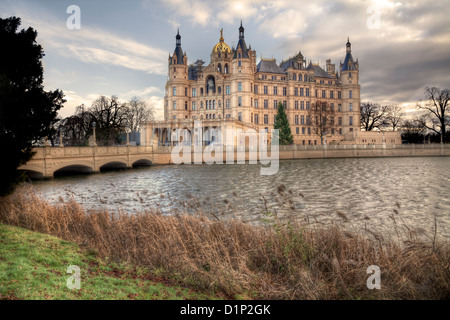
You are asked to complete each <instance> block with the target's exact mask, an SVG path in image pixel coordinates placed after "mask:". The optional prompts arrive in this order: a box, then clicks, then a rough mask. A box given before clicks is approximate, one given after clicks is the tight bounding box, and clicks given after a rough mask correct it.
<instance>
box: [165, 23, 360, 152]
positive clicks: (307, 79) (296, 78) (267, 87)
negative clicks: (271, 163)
mask: <svg viewBox="0 0 450 320" xmlns="http://www.w3.org/2000/svg"><path fill="white" fill-rule="evenodd" d="M256 56H257V55H256V51H255V50H252V48H251V47H249V48H247V44H246V41H245V36H244V27H243V26H242V24H241V26H240V27H239V39H238V43H237V46H236V48H230V47H229V46H228V45H227V44H226V43H225V41H224V38H223V34H222V31H221V35H220V38H219V42H218V43H217V44H216V45H214V46H213V49H212V51H211V55H210V63H209V65H207V66H204V62H203V61H201V60H197V61H196V62H195V63H194V64H191V65H188V59H187V55H186V53H185V52H184V51H183V50H182V48H181V36H180V34H179V33H178V34H177V35H176V47H175V50H174V53H173V55H169V58H168V81H167V83H166V87H165V97H164V118H165V121H171V122H173V121H176V120H180V119H190V120H192V119H194V120H202V121H203V122H206V123H207V122H208V121H209V120H214V121H217V120H235V121H239V122H243V123H245V124H248V126H249V127H251V128H255V129H265V130H268V131H269V132H270V129H272V128H273V125H274V119H275V115H276V113H277V104H278V103H279V102H281V103H283V104H284V106H285V108H286V112H287V114H288V118H289V123H290V126H291V131H292V134H293V136H294V143H295V144H299V145H309V144H312V145H313V144H320V138H319V137H318V136H316V135H314V134H313V133H312V130H311V128H310V126H308V116H307V114H308V109H309V108H310V107H311V106H312V105H313V104H314V103H315V102H316V101H318V100H321V101H326V102H327V103H329V104H330V105H331V106H333V107H334V110H335V111H336V119H335V123H336V129H335V130H333V132H330V134H329V136H327V138H326V141H327V143H332V142H339V141H344V140H345V137H346V136H348V135H347V133H349V132H355V131H359V130H360V108H359V106H360V85H359V63H358V61H357V60H356V61H354V60H353V57H352V53H351V44H350V42H349V41H348V42H347V44H346V54H345V56H344V62H343V63H342V62H341V63H340V67H339V71H338V72H337V71H336V68H335V64H332V63H331V60H330V59H329V60H327V63H326V68H325V70H324V69H323V68H321V67H320V66H319V65H317V64H313V63H311V62H309V64H307V62H306V59H305V58H304V57H303V55H302V54H301V53H300V52H299V53H298V54H297V55H295V56H294V57H292V58H289V59H288V60H286V61H282V62H281V63H280V64H277V63H276V61H275V60H274V59H264V58H262V59H261V60H260V61H259V63H258V64H257V63H256V61H257V59H256Z"/></svg>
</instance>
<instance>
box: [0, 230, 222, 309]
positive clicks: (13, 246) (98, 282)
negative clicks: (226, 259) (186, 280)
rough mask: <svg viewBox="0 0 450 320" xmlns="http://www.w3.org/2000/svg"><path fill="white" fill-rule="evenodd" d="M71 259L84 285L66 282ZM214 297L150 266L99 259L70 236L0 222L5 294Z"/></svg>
mask: <svg viewBox="0 0 450 320" xmlns="http://www.w3.org/2000/svg"><path fill="white" fill-rule="evenodd" d="M70 265H76V266H78V267H80V278H81V281H80V289H69V288H68V287H67V280H68V279H69V277H70V276H72V275H73V273H67V268H68V267H69V266H70ZM71 283H73V282H72V281H71ZM210 298H215V299H217V298H219V297H218V296H215V295H209V294H205V293H199V292H196V291H193V290H190V289H187V288H183V287H180V286H176V285H174V284H171V283H168V282H167V281H164V280H163V279H162V278H159V277H157V276H155V274H154V273H151V272H149V271H147V270H146V269H145V268H136V267H130V266H129V265H128V266H127V265H123V264H122V265H121V264H116V263H112V262H111V261H108V260H104V259H99V258H97V257H95V256H93V252H90V251H83V250H80V248H79V247H78V246H77V245H76V244H74V243H71V242H67V241H65V240H61V239H59V238H56V237H53V236H50V235H45V234H41V233H38V232H33V231H29V230H26V229H22V228H18V227H12V226H8V225H4V224H0V300H2V299H12V300H15V299H33V300H41V299H52V300H54V299H83V300H85V299H102V300H106V299H147V300H149V299H155V300H156V299H171V300H175V299H210Z"/></svg>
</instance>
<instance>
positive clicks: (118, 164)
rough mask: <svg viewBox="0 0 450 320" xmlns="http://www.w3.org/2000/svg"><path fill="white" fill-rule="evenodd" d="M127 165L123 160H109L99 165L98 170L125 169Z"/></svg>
mask: <svg viewBox="0 0 450 320" xmlns="http://www.w3.org/2000/svg"><path fill="white" fill-rule="evenodd" d="M127 168H128V165H127V163H126V162H124V161H117V160H110V161H107V162H105V163H104V164H103V165H101V166H99V170H100V171H110V170H125V169H127Z"/></svg>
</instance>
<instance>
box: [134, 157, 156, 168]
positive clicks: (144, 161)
mask: <svg viewBox="0 0 450 320" xmlns="http://www.w3.org/2000/svg"><path fill="white" fill-rule="evenodd" d="M151 165H153V161H152V160H151V159H148V158H140V159H137V160H136V161H134V162H133V164H132V166H133V168H136V167H149V166H151Z"/></svg>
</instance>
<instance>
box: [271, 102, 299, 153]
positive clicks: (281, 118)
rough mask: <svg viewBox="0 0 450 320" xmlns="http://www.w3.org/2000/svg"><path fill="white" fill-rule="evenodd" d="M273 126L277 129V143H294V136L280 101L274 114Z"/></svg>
mask: <svg viewBox="0 0 450 320" xmlns="http://www.w3.org/2000/svg"><path fill="white" fill-rule="evenodd" d="M273 128H274V129H278V130H279V131H278V143H279V144H280V145H289V144H292V143H294V137H293V136H292V133H291V127H290V126H289V120H288V118H287V114H286V111H285V110H284V106H283V104H282V103H281V102H280V103H278V111H277V115H276V116H275V123H274V125H273Z"/></svg>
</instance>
